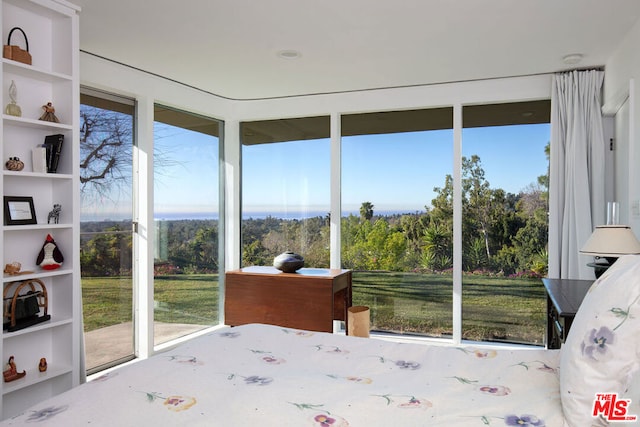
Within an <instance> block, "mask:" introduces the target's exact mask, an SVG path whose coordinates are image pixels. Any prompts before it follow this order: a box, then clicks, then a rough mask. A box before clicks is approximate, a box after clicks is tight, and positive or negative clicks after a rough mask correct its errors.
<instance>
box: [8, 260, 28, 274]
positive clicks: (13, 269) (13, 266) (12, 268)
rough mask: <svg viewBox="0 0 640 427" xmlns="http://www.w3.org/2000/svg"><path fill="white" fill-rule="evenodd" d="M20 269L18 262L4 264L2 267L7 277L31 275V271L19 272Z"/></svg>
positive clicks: (20, 265)
mask: <svg viewBox="0 0 640 427" xmlns="http://www.w3.org/2000/svg"><path fill="white" fill-rule="evenodd" d="M21 268H22V264H20V263H19V262H18V261H13V262H12V263H9V264H5V266H4V274H8V275H9V276H18V275H20V274H32V273H33V271H20V269H21Z"/></svg>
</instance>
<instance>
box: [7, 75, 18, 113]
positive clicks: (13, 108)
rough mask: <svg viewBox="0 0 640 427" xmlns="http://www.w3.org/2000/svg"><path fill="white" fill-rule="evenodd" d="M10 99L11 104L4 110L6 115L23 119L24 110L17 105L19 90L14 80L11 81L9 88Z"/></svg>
mask: <svg viewBox="0 0 640 427" xmlns="http://www.w3.org/2000/svg"><path fill="white" fill-rule="evenodd" d="M9 99H10V100H11V102H10V103H9V104H7V106H6V107H5V108H4V113H5V114H8V115H10V116H16V117H21V116H22V109H21V108H20V106H19V105H18V104H17V102H18V88H17V87H16V83H15V82H14V81H13V80H11V85H10V86H9Z"/></svg>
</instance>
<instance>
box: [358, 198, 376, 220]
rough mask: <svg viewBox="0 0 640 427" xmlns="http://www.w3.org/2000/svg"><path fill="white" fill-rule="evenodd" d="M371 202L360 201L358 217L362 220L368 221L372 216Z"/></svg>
mask: <svg viewBox="0 0 640 427" xmlns="http://www.w3.org/2000/svg"><path fill="white" fill-rule="evenodd" d="M373 208H374V206H373V204H372V203H371V202H362V205H361V206H360V218H362V220H363V221H370V220H371V218H373Z"/></svg>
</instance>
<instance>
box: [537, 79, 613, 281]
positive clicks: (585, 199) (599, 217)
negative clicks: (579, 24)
mask: <svg viewBox="0 0 640 427" xmlns="http://www.w3.org/2000/svg"><path fill="white" fill-rule="evenodd" d="M603 80H604V72H602V71H595V70H590V71H571V72H567V73H560V74H556V75H554V80H553V87H552V92H551V153H550V170H549V175H550V176H549V180H550V185H549V213H550V215H549V277H553V278H562V279H593V278H594V273H593V269H592V268H590V267H588V266H587V265H586V264H587V263H588V262H591V261H593V258H589V257H587V256H585V255H580V253H579V251H580V248H581V247H582V245H583V244H584V243H585V242H586V240H587V239H588V238H589V236H590V235H591V232H592V231H593V227H594V226H596V225H600V224H603V223H604V216H605V208H606V207H605V199H604V187H605V183H604V157H605V141H604V135H603V129H602V112H601V101H600V96H601V90H602V82H603Z"/></svg>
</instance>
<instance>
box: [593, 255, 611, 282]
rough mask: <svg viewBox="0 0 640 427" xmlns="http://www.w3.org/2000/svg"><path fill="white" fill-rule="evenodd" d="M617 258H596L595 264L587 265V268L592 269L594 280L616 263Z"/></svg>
mask: <svg viewBox="0 0 640 427" xmlns="http://www.w3.org/2000/svg"><path fill="white" fill-rule="evenodd" d="M617 259H618V258H616V257H602V258H601V257H596V262H590V263H588V264H587V265H588V266H589V267H593V272H594V273H595V275H596V279H597V278H599V277H600V276H602V273H604V272H605V271H607V270H608V269H609V267H611V266H612V265H613V263H614V262H616V260H617Z"/></svg>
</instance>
